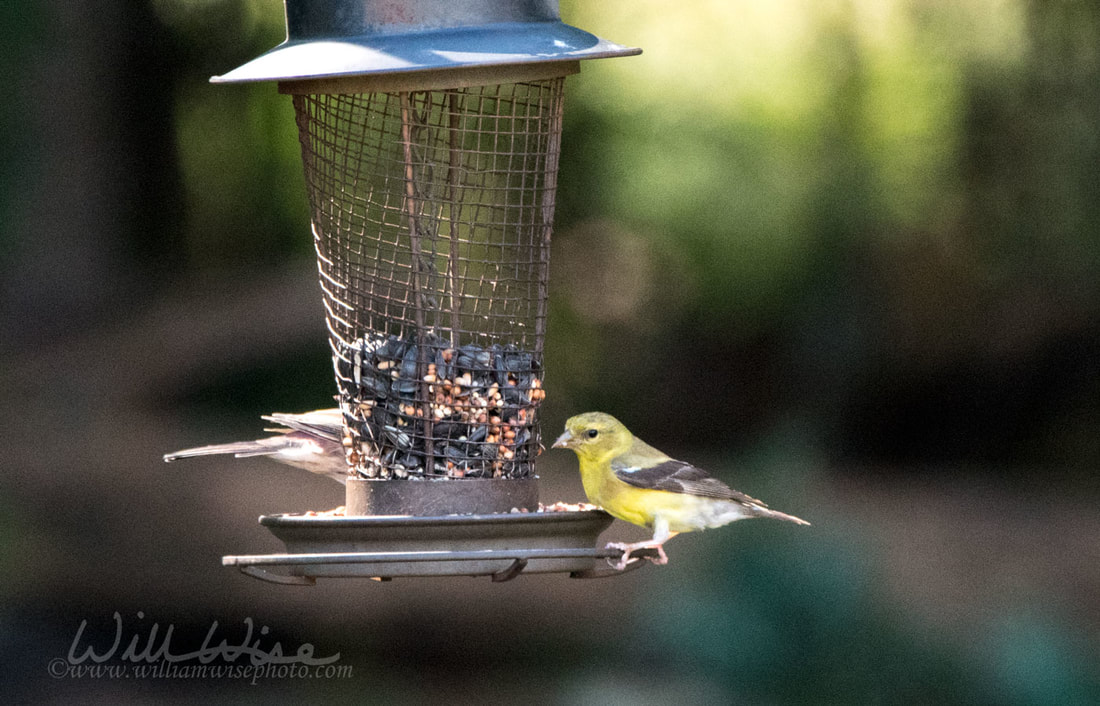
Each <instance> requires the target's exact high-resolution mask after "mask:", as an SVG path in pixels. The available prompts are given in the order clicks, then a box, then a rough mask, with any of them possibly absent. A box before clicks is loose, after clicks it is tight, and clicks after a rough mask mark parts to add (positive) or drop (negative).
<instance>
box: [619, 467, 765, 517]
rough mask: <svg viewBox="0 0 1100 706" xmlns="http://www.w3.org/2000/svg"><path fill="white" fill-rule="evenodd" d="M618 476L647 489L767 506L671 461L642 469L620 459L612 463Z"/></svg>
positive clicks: (703, 474)
mask: <svg viewBox="0 0 1100 706" xmlns="http://www.w3.org/2000/svg"><path fill="white" fill-rule="evenodd" d="M611 469H612V470H613V471H614V472H615V477H616V478H618V479H619V480H621V481H622V482H624V483H627V484H629V485H632V486H634V487H636V488H645V489H647V490H666V491H669V492H671V493H684V494H685V495H697V496H700V497H704V498H720V499H722V500H733V501H735V502H740V503H745V504H747V505H748V504H751V505H758V506H760V507H767V505H765V504H764V503H762V502H761V501H759V500H757V499H756V498H753V497H750V496H748V495H745V494H744V493H742V492H741V491H739V490H734V489H733V488H731V487H729V486H728V485H726V484H725V483H723V482H722V481H720V480H718V479H717V478H714V477H712V476H710V475H708V474H707V472H706V471H704V470H703V469H701V468H697V467H696V466H693V465H691V464H690V463H684V462H683V461H677V460H675V459H668V460H667V461H662V462H661V463H658V464H656V465H654V466H649V467H647V468H641V467H638V466H631V465H630V464H629V463H624V462H620V461H618V460H615V461H612V462H611Z"/></svg>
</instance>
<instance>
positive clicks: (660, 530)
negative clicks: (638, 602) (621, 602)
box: [607, 519, 679, 571]
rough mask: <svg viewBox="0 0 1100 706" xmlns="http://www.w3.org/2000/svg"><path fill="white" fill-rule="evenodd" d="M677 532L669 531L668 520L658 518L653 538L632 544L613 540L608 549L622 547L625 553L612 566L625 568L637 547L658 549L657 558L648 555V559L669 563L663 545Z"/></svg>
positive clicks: (618, 568)
mask: <svg viewBox="0 0 1100 706" xmlns="http://www.w3.org/2000/svg"><path fill="white" fill-rule="evenodd" d="M677 534H679V532H670V531H669V529H668V522H667V521H664V520H662V519H657V520H656V521H655V522H654V532H653V537H652V539H647V540H645V541H644V542H633V543H630V544H628V543H626V542H611V543H610V544H608V545H607V548H608V549H621V550H622V552H623V555H622V556H621V557H619V560H618V561H617V562H615V563H614V564H612V565H611V566H612V568H614V569H615V570H616V571H622V570H623V569H625V568H626V565H627V563H628V562H629V561H630V555H631V554H632V553H633V552H634V550H636V549H656V550H657V558H656V559H654V558H653V557H648V556H647V557H646V559H649V560H650V561H652V562H653V563H654V564H659V565H660V564H667V563H668V555H667V554H665V549H664V547H663V546H662V545H664V543H665V542H667V541H668V540H670V539H672V538H673V537H675V536H676V535H677Z"/></svg>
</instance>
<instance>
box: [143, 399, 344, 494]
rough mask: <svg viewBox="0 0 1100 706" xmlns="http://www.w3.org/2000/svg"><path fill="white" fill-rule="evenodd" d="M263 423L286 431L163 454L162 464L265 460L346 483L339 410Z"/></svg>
mask: <svg viewBox="0 0 1100 706" xmlns="http://www.w3.org/2000/svg"><path fill="white" fill-rule="evenodd" d="M262 419H266V420H267V421H269V422H275V423H276V424H279V425H281V426H283V427H286V428H285V429H265V430H264V431H270V432H277V434H276V435H275V436H269V437H267V438H264V439H257V440H256V441H236V442H233V443H230V444H214V445H212V446H199V447H197V448H194V449H184V450H182V451H176V452H175V453H170V454H165V456H164V460H165V461H175V460H176V459H178V458H190V457H192V456H212V455H215V454H233V455H234V456H236V457H237V458H248V457H250V456H267V457H269V458H271V459H272V460H273V461H278V462H279V463H283V464H286V465H288V466H294V467H295V468H304V469H305V470H307V471H309V472H310V473H316V474H317V475H319V476H325V477H326V478H332V479H333V480H336V481H339V482H341V483H347V480H348V465H347V462H346V461H345V460H344V448H343V444H342V440H343V436H344V422H343V418H342V416H341V414H340V410H339V409H318V410H315V411H313V412H306V413H305V414H271V415H267V416H264V417H262Z"/></svg>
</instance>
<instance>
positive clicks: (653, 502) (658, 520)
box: [553, 412, 810, 571]
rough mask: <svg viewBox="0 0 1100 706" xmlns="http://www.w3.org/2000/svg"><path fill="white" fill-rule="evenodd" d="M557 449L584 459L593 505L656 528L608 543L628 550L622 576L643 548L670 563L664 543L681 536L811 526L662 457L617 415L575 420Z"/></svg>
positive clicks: (621, 560)
mask: <svg viewBox="0 0 1100 706" xmlns="http://www.w3.org/2000/svg"><path fill="white" fill-rule="evenodd" d="M553 448H564V449H572V450H573V451H574V452H575V453H576V454H577V460H578V461H579V463H580V473H581V482H582V483H583V485H584V492H585V494H586V495H587V496H588V499H589V501H591V502H592V503H595V504H596V505H599V506H601V507H602V508H603V509H604V510H606V511H607V512H608V513H609V514H611V515H612V516H613V517H617V518H619V519H620V520H625V521H626V522H630V523H632V524H635V525H641V526H642V527H648V528H649V529H652V530H653V538H652V539H648V540H645V541H642V542H634V543H629V544H628V543H625V542H612V543H610V544H608V545H607V547H608V548H609V549H610V548H613V549H620V550H622V552H623V554H622V556H621V557H620V558H619V560H618V561H617V562H616V563H615V564H614V567H615V568H616V569H618V570H620V571H621V570H622V569H624V568H626V565H627V563H628V562H629V561H630V555H631V553H632V552H634V551H636V550H638V549H644V548H651V549H656V550H657V557H656V558H654V559H652V560H653V561H654V563H657V564H667V563H668V556H667V555H666V554H665V550H664V543H665V542H667V541H668V540H669V539H671V538H672V537H675V536H676V535H677V534H680V533H682V532H693V531H696V530H703V529H707V528H710V527H721V526H722V525H726V524H729V523H730V522H733V521H735V520H743V519H746V518H749V517H771V518H774V519H777V520H786V521H788V522H794V523H796V524H799V525H808V524H810V523H809V522H806V521H805V520H803V519H800V518H798V517H795V516H793V515H788V514H786V513H783V512H778V511H776V510H772V509H770V508H769V507H768V506H767V505H765V504H764V503H763V502H761V501H759V500H757V499H755V498H751V497H749V496H748V495H745V494H744V493H742V492H740V491H737V490H734V489H733V488H730V487H729V486H728V485H726V484H725V483H723V482H722V481H720V480H718V479H717V478H713V477H711V476H710V475H708V474H707V473H706V471H703V470H702V469H700V468H696V467H695V466H693V465H691V464H690V463H684V462H683V461H677V460H675V459H673V458H671V457H669V456H668V455H666V454H664V453H662V452H661V451H658V450H657V449H655V448H653V447H652V446H650V445H649V444H647V443H645V442H644V441H642V440H641V439H639V438H637V437H635V436H634V435H633V434H631V433H630V430H629V429H627V428H626V426H625V425H623V423H622V422H620V421H619V420H618V419H615V418H614V417H612V416H611V415H610V414H604V413H603V412H586V413H584V414H578V415H577V416H575V417H571V418H570V419H569V420H567V421H566V422H565V433H564V434H562V435H561V436H559V437H558V439H557V441H555V442H554V445H553Z"/></svg>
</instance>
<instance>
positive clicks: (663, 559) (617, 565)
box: [607, 542, 668, 571]
mask: <svg viewBox="0 0 1100 706" xmlns="http://www.w3.org/2000/svg"><path fill="white" fill-rule="evenodd" d="M607 549H618V550H620V551H621V552H622V553H623V555H622V556H621V557H619V559H618V561H616V562H614V563H612V561H611V557H608V558H607V563H608V565H610V566H611V568H613V569H615V570H616V571H622V570H623V569H625V568H626V565H627V564H629V563H630V555H631V553H632V552H633V551H634V550H635V549H656V550H657V556H648V555H647V556H644V557H641V558H642V559H646V560H648V561H652V562H653V563H654V564H656V565H658V566H663V565H665V564H667V563H668V555H667V554H665V548H664V547H662V546H661V545H660V544H654V543H651V542H638V543H637V544H627V543H626V542H609V543H608V545H607Z"/></svg>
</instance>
